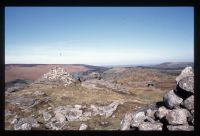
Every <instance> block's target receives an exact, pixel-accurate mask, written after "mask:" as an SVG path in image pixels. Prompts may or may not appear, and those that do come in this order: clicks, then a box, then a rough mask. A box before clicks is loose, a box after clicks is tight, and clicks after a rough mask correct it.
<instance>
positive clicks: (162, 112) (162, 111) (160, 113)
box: [155, 106, 171, 119]
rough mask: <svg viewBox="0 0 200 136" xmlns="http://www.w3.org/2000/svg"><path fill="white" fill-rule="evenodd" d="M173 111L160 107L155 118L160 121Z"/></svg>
mask: <svg viewBox="0 0 200 136" xmlns="http://www.w3.org/2000/svg"><path fill="white" fill-rule="evenodd" d="M170 111H171V110H169V109H167V108H165V107H164V106H162V107H160V108H159V109H158V111H157V112H156V113H155V116H156V117H157V118H159V119H162V118H164V117H165V116H166V115H167V114H168V113H169V112H170Z"/></svg>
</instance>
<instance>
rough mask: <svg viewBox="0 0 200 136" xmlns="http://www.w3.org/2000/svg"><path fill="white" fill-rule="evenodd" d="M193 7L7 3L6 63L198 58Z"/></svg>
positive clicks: (148, 61)
mask: <svg viewBox="0 0 200 136" xmlns="http://www.w3.org/2000/svg"><path fill="white" fill-rule="evenodd" d="M193 21H194V11H193V8H192V7H6V8H5V64H20V63H21V64H87V65H95V66H101V65H110V66H111V65H151V64H159V63H163V62H193V61H194V22H193Z"/></svg>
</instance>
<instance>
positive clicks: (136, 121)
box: [131, 111, 145, 127]
mask: <svg viewBox="0 0 200 136" xmlns="http://www.w3.org/2000/svg"><path fill="white" fill-rule="evenodd" d="M144 120H145V113H144V112H143V111H140V112H135V113H134V114H133V119H132V122H131V127H138V126H139V125H140V124H141V123H142V122H144Z"/></svg>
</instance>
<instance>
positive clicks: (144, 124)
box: [138, 122, 163, 131]
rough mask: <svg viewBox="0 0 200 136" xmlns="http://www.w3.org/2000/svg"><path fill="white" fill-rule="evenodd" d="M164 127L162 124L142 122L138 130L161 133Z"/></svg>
mask: <svg viewBox="0 0 200 136" xmlns="http://www.w3.org/2000/svg"><path fill="white" fill-rule="evenodd" d="M162 127H163V124H162V123H150V122H142V123H141V124H140V125H139V126H138V130H142V131H143V130H147V131H149V130H150V131H151V130H153V131H161V130H162Z"/></svg>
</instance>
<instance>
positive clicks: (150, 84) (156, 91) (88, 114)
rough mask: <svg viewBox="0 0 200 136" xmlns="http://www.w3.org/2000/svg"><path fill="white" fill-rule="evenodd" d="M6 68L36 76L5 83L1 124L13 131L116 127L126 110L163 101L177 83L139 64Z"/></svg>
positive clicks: (164, 74)
mask: <svg viewBox="0 0 200 136" xmlns="http://www.w3.org/2000/svg"><path fill="white" fill-rule="evenodd" d="M51 66H54V67H53V68H52V69H50V68H51ZM88 67H89V68H90V69H89V68H88ZM43 68H44V69H43ZM70 68H71V69H70ZM72 68H74V69H72ZM15 69H16V71H17V72H16V71H15ZM48 69H49V70H48ZM69 69H70V70H69ZM10 70H12V71H15V72H16V73H18V74H19V73H20V72H24V71H23V70H25V71H26V72H24V73H23V74H28V72H30V71H31V72H32V73H33V74H28V75H26V76H27V77H29V76H30V77H31V78H32V79H33V77H34V78H35V80H33V81H30V80H27V79H26V80H22V79H17V80H13V81H11V82H8V83H7V84H6V90H5V91H6V92H5V100H6V101H5V118H6V122H5V126H6V129H11V130H13V129H14V130H30V129H31V130H32V129H36V130H78V129H82V127H86V126H87V127H86V128H87V129H89V130H119V128H120V122H121V120H122V118H123V117H124V115H125V113H126V112H129V111H132V110H134V111H135V110H137V109H139V108H141V107H144V106H146V105H149V104H151V103H154V102H156V101H161V100H162V96H163V95H164V94H165V93H166V92H167V91H168V90H171V89H172V88H174V87H175V86H176V81H175V78H176V76H174V75H168V74H166V73H162V72H160V71H159V70H155V69H154V70H153V69H143V68H137V67H131V68H125V67H120V68H119V67H114V68H111V69H107V68H104V67H94V66H88V65H77V64H75V65H66V67H65V66H64V65H32V66H30V65H29V66H27V67H26V65H25V66H19V65H18V66H15V65H14V66H12V65H11V66H10ZM34 70H36V71H34ZM37 70H39V72H38V71H37ZM98 70H99V71H100V72H98ZM19 71H20V72H19ZM45 71H47V72H45ZM88 71H89V72H88ZM7 72H8V71H7ZM42 72H44V74H42ZM34 73H37V76H38V78H37V76H33V75H34ZM77 73H81V74H78V75H77V77H76V78H74V74H77ZM30 77H29V78H30ZM81 126H82V127H81Z"/></svg>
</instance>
